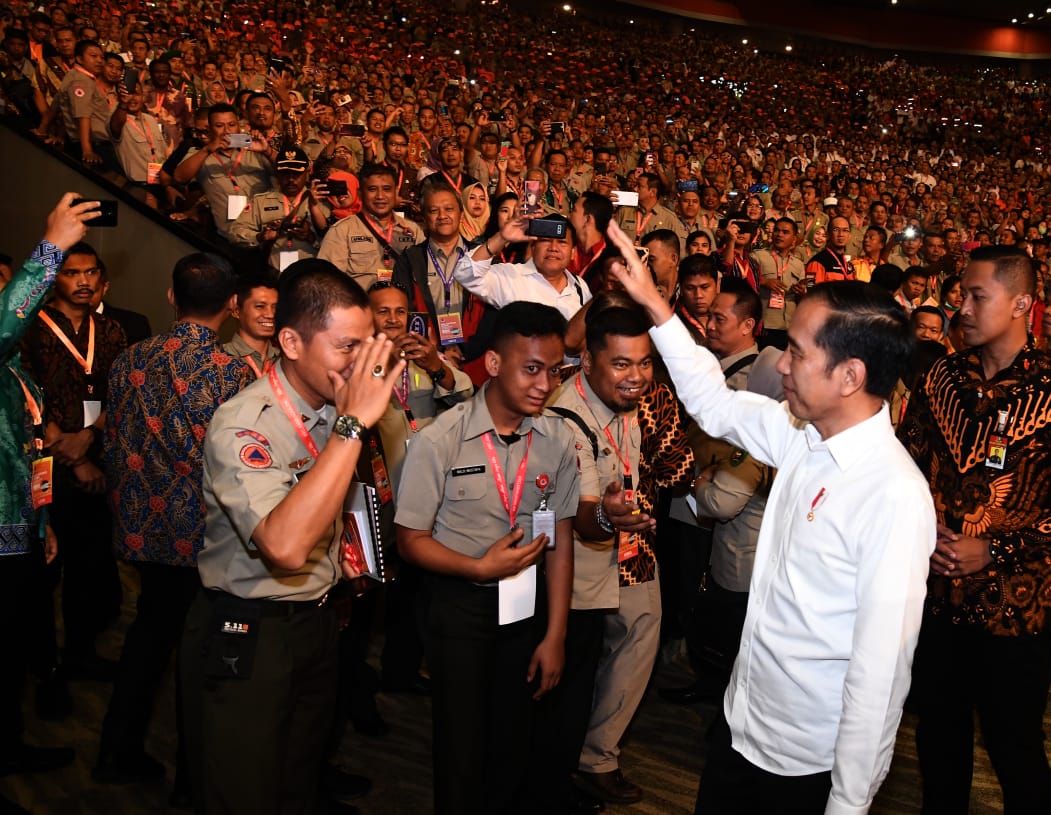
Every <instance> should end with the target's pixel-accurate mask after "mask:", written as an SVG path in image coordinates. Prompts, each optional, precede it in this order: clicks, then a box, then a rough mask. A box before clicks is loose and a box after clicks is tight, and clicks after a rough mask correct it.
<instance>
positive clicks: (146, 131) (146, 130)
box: [128, 116, 157, 158]
mask: <svg viewBox="0 0 1051 815" xmlns="http://www.w3.org/2000/svg"><path fill="white" fill-rule="evenodd" d="M128 124H130V125H131V126H132V127H134V128H135V129H136V130H138V131H139V132H140V133H141V134H142V137H143V138H144V139H146V141H148V142H149V143H150V157H151V158H156V156H157V150H156V149H155V148H154V146H153V133H151V132H150V126H149V125H148V124H145V123H144V124H143V125H142V126H141V127H140V126H139V123H138V122H137V121H135V119H134V118H132V117H130V116H129V117H128Z"/></svg>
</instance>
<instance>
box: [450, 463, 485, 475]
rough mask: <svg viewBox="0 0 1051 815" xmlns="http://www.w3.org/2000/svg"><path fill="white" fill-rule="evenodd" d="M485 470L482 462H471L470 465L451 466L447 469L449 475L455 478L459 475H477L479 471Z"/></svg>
mask: <svg viewBox="0 0 1051 815" xmlns="http://www.w3.org/2000/svg"><path fill="white" fill-rule="evenodd" d="M484 472H485V465H484V464H472V465H471V466H470V467H453V468H452V469H451V470H450V471H449V475H451V476H452V477H453V478H456V477H458V476H461V475H478V474H479V473H484Z"/></svg>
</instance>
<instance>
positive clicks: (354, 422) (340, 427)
mask: <svg viewBox="0 0 1051 815" xmlns="http://www.w3.org/2000/svg"><path fill="white" fill-rule="evenodd" d="M332 429H333V430H334V431H335V432H336V433H337V434H338V435H340V436H342V437H343V438H345V439H357V438H359V437H360V436H361V434H362V432H363V431H364V430H365V425H363V424H362V423H361V422H360V421H358V419H357V418H356V417H354V416H339V417H337V418H336V423H335V424H334V425H333V427H332Z"/></svg>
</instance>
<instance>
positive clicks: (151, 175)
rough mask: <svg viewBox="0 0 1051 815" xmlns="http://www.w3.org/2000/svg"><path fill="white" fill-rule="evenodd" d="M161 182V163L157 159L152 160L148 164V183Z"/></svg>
mask: <svg viewBox="0 0 1051 815" xmlns="http://www.w3.org/2000/svg"><path fill="white" fill-rule="evenodd" d="M160 182H161V165H160V164H158V163H157V162H156V161H150V162H147V164H146V183H147V184H159V183H160Z"/></svg>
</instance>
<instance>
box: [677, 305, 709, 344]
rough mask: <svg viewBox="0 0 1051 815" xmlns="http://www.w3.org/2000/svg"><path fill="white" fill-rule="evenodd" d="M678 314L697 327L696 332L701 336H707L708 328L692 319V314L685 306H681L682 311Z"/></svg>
mask: <svg viewBox="0 0 1051 815" xmlns="http://www.w3.org/2000/svg"><path fill="white" fill-rule="evenodd" d="M679 314H680V316H682V317H685V318H686V321H687V322H689V323H690V325H692V326H693V327H694V328H696V329H697V333H698V334H700V335H701V336H702V337H707V336H708V330H707V329H706V328H705V327H704V326H703V325H701V324H700V323H699V322H698V321H697V320H696V319H694V316H693V315H692V314H690V312H689V311H687V310H686V306H683V307H682V311H680V312H679Z"/></svg>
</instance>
